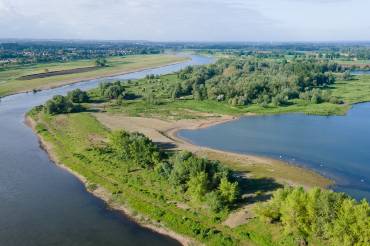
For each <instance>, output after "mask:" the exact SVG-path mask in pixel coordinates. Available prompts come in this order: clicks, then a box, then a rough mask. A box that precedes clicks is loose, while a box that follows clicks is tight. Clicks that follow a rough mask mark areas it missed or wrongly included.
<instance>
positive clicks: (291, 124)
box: [178, 103, 370, 201]
mask: <svg viewBox="0 0 370 246" xmlns="http://www.w3.org/2000/svg"><path fill="white" fill-rule="evenodd" d="M178 134H179V136H181V137H183V138H185V139H188V140H189V141H190V142H192V143H194V144H197V145H201V146H207V147H211V148H215V149H220V150H225V151H232V152H236V153H246V154H254V155H260V156H266V157H272V158H275V159H283V160H286V161H288V162H291V163H292V164H298V165H302V166H304V167H308V168H311V169H313V170H316V171H318V172H319V173H321V174H323V175H324V176H327V177H329V178H332V179H334V180H335V182H336V185H335V186H334V187H333V188H334V190H336V191H342V192H346V193H347V194H349V195H351V196H353V197H355V198H357V199H361V198H367V199H368V201H370V103H363V104H357V105H354V106H353V108H352V109H351V110H350V111H349V112H348V113H347V115H345V116H313V115H305V114H283V115H269V116H251V117H242V118H241V119H239V120H237V121H233V122H228V123H225V124H221V125H216V126H212V127H209V128H206V129H199V130H183V131H180V132H179V133H178Z"/></svg>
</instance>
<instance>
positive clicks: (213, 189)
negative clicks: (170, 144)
mask: <svg viewBox="0 0 370 246" xmlns="http://www.w3.org/2000/svg"><path fill="white" fill-rule="evenodd" d="M157 171H158V172H159V173H160V174H162V175H164V176H165V177H166V178H168V179H169V180H170V182H171V183H172V184H173V185H174V186H175V187H177V188H179V189H180V190H182V191H184V192H186V193H187V194H188V195H189V196H190V198H191V199H192V200H193V201H195V202H204V203H205V204H207V205H208V206H209V207H210V208H211V209H212V210H214V211H219V210H221V209H224V208H227V207H228V206H230V205H232V204H233V203H234V202H235V201H236V200H237V198H238V194H239V193H238V188H239V187H238V183H237V182H235V181H233V178H232V176H231V172H230V170H229V169H227V168H225V167H224V166H222V165H221V164H220V163H219V162H218V161H210V160H207V159H204V158H198V157H196V156H195V155H193V154H192V153H190V152H185V151H184V152H179V153H178V154H176V155H175V156H174V157H173V158H172V159H171V161H170V164H169V163H166V164H161V165H160V166H158V167H157Z"/></svg>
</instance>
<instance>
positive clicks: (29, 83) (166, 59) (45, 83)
mask: <svg viewBox="0 0 370 246" xmlns="http://www.w3.org/2000/svg"><path fill="white" fill-rule="evenodd" d="M184 59H186V58H183V57H178V56H174V55H137V56H127V57H113V58H109V59H108V66H107V67H102V68H98V69H96V70H91V71H88V72H82V73H72V74H66V75H59V76H52V77H47V78H36V79H32V80H22V79H19V78H20V77H22V76H27V75H31V74H38V73H44V72H45V71H49V72H52V71H62V70H70V69H76V68H87V67H91V66H95V64H94V63H95V60H80V61H72V62H65V63H42V64H35V65H33V64H32V65H22V66H16V67H10V68H5V69H1V70H0V97H1V96H6V95H9V94H14V93H18V92H24V91H30V90H33V89H45V88H50V87H56V86H61V85H65V84H69V83H73V82H77V81H79V80H85V79H92V78H95V77H104V76H109V75H112V74H117V73H125V72H130V71H135V70H140V69H145V68H151V67H156V66H162V65H166V64H170V63H174V62H179V61H183V60H184Z"/></svg>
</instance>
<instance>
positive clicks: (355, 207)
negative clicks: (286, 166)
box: [257, 187, 370, 246]
mask: <svg viewBox="0 0 370 246" xmlns="http://www.w3.org/2000/svg"><path fill="white" fill-rule="evenodd" d="M257 212H258V214H259V216H260V217H261V218H266V219H268V221H269V222H275V223H276V222H279V223H281V224H282V225H283V228H284V231H285V233H287V234H292V235H294V236H295V237H296V238H297V239H298V241H300V242H301V245H302V243H304V244H305V243H306V242H307V241H306V240H307V239H308V238H322V239H323V240H327V241H328V243H329V242H330V245H343V246H353V245H364V246H365V245H369V244H370V206H369V203H368V202H367V201H366V200H363V201H361V202H356V201H355V200H354V199H352V198H349V197H347V196H346V195H344V194H342V193H335V192H331V191H328V190H320V189H318V188H316V189H312V190H310V191H308V192H306V191H305V190H304V189H303V188H291V187H288V188H285V189H280V190H278V191H276V192H275V193H274V195H273V197H272V199H271V200H270V201H268V202H267V203H264V204H261V205H260V207H259V208H258V209H257Z"/></svg>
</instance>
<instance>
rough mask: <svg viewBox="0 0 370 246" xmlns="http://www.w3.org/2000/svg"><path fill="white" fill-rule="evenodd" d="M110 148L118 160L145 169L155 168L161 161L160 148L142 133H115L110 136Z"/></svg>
mask: <svg viewBox="0 0 370 246" xmlns="http://www.w3.org/2000/svg"><path fill="white" fill-rule="evenodd" d="M110 146H111V148H112V149H113V151H114V152H115V153H116V156H117V157H118V158H120V159H122V160H127V161H133V162H134V163H135V165H137V166H140V167H143V168H149V167H153V166H154V165H156V164H158V163H159V162H160V161H161V156H162V154H161V152H160V151H159V149H158V147H157V146H156V145H155V144H154V143H153V142H152V141H151V140H150V139H149V138H147V137H146V136H145V135H143V134H141V133H137V132H135V133H129V132H126V131H115V132H113V133H112V134H111V135H110Z"/></svg>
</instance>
